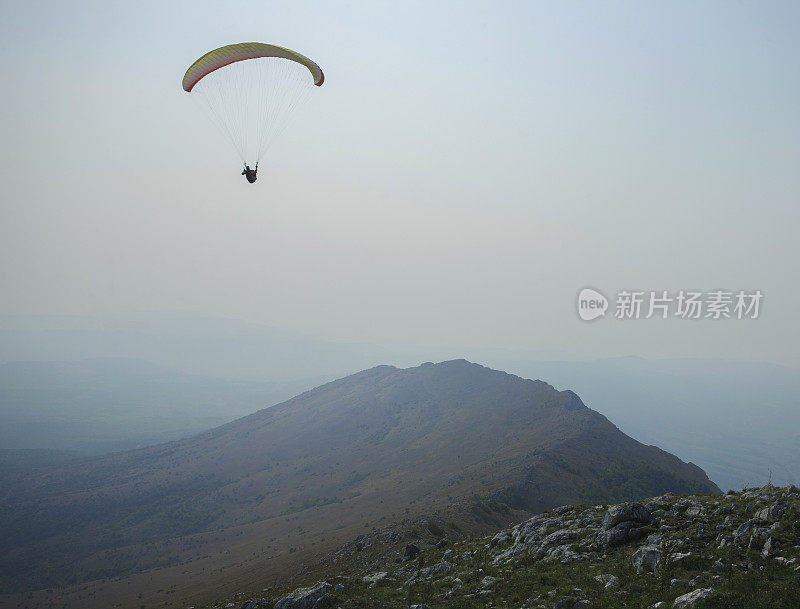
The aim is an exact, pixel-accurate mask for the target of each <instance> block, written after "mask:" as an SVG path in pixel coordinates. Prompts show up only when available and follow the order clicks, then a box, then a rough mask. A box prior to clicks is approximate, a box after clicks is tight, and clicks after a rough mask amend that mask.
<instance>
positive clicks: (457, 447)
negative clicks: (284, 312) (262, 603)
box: [0, 360, 719, 591]
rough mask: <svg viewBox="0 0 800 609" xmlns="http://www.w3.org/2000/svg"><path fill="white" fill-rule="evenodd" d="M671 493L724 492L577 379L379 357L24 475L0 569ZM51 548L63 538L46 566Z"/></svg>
mask: <svg viewBox="0 0 800 609" xmlns="http://www.w3.org/2000/svg"><path fill="white" fill-rule="evenodd" d="M592 464H594V465H592ZM666 491H675V492H689V491H704V492H718V491H719V489H718V488H717V487H716V486H715V485H714V484H713V483H712V482H711V481H710V480H708V478H707V477H706V476H705V474H704V473H703V472H702V470H700V469H699V468H697V467H696V466H693V465H689V464H686V463H683V462H682V461H680V459H678V458H677V457H675V456H673V455H669V454H668V453H665V452H664V451H660V450H659V449H657V448H655V447H647V446H645V445H643V444H641V443H639V442H637V441H635V440H633V439H632V438H628V437H627V436H625V435H624V434H622V432H621V431H619V429H617V428H616V427H615V426H614V425H613V424H612V423H611V422H610V421H608V419H606V418H605V417H604V416H603V415H600V414H599V413H596V412H594V411H593V410H591V409H589V408H588V407H587V406H586V405H584V404H583V402H582V401H581V400H580V398H579V397H578V396H577V394H575V393H574V392H572V391H569V390H564V391H560V392H559V391H556V390H555V389H554V388H553V387H552V386H551V385H549V384H547V383H545V382H544V381H538V380H529V379H523V378H521V377H518V376H515V375H510V374H508V373H505V372H502V371H497V370H492V369H490V368H486V367H484V366H481V365H479V364H473V363H470V362H467V361H466V360H450V361H447V362H441V363H439V364H423V365H420V366H417V367H413V368H406V369H399V368H395V367H393V366H377V367H373V368H370V369H367V370H364V371H361V372H358V373H356V374H354V375H350V376H348V377H344V378H342V379H338V380H336V381H332V382H330V383H326V384H324V385H321V386H320V387H317V388H315V389H312V390H309V391H307V392H304V393H302V394H300V395H298V396H296V397H294V398H291V399H290V400H287V401H285V402H283V403H281V404H278V405H276V406H273V407H270V408H266V409H263V410H260V411H258V412H256V413H253V414H251V415H248V416H247V417H244V418H242V419H238V420H236V421H233V422H231V423H228V424H226V425H223V426H221V427H218V428H216V429H214V430H211V431H209V432H205V433H202V434H199V435H197V436H194V437H192V438H188V439H184V440H178V441H174V442H170V443H167V444H162V445H157V446H154V447H149V448H144V449H139V450H136V451H129V452H123V453H116V454H111V455H104V456H101V457H96V458H92V459H85V460H82V461H80V462H70V464H69V466H63V467H59V466H50V467H41V468H38V469H37V470H35V472H34V474H33V475H32V476H30V477H29V478H27V479H25V478H16V479H14V480H13V481H11V483H10V484H7V485H6V486H5V490H4V492H3V495H2V497H0V508H3V510H4V511H5V512H6V513H7V514H9V519H8V521H7V525H6V526H7V528H8V530H7V531H6V532H5V533H4V535H3V536H2V539H1V540H0V550H2V552H0V556H1V555H5V556H6V557H10V556H15V557H16V558H17V562H15V563H11V562H8V560H7V559H6V560H5V561H3V563H4V564H0V566H2V567H4V568H5V569H6V572H7V573H9V575H8V576H6V577H5V578H4V580H3V581H2V582H0V583H2V586H3V588H4V589H5V590H6V591H9V586H12V585H14V583H13V582H17V583H16V585H17V586H19V585H20V583H19V582H23V583H24V585H25V586H26V588H27V589H30V588H31V587H32V586H33V587H39V585H38V584H41V585H45V586H46V585H48V584H52V582H53V578H54V577H60V578H61V579H62V580H66V581H73V582H75V583H78V582H79V581H83V580H85V579H87V577H88V579H104V578H106V579H105V584H104V585H106V586H108V585H110V584H109V583H108V579H107V578H108V577H109V576H121V575H123V576H124V575H131V576H132V575H133V574H135V573H136V572H141V571H142V570H144V569H154V568H158V569H160V570H163V572H164V574H165V576H166V574H167V573H172V574H174V576H175V578H176V579H178V580H180V579H181V578H184V579H186V580H187V581H188V578H190V576H199V575H198V573H200V572H204V573H205V572H207V571H208V570H209V569H212V570H216V569H219V568H222V565H225V566H224V568H225V569H233V570H234V571H236V572H239V573H244V572H245V571H246V572H248V573H250V572H256V571H259V570H261V571H263V570H264V569H266V570H267V571H270V570H272V571H275V570H276V569H279V570H280V569H283V570H286V569H289V568H290V567H291V565H292V564H294V563H297V562H298V561H300V562H303V561H305V562H308V561H309V560H311V558H310V557H311V556H312V555H315V554H320V553H322V554H324V552H326V551H329V550H330V549H332V548H334V547H336V546H337V544H341V543H343V542H344V541H345V540H346V539H347V538H350V537H352V536H353V533H355V532H356V531H359V530H363V529H365V528H366V529H369V527H374V526H378V525H379V524H380V523H381V522H389V521H395V520H399V519H401V518H402V516H403V515H404V514H409V515H414V514H430V513H434V512H436V511H441V510H443V509H445V508H447V507H448V506H460V507H457V509H450V510H449V512H448V513H449V514H450V515H449V516H448V517H449V518H451V519H452V521H453V522H454V524H455V525H456V526H463V527H472V528H474V529H476V530H478V529H481V528H483V529H487V528H489V529H490V528H493V527H496V526H499V525H500V524H502V523H503V522H508V521H509V519H511V518H512V517H514V515H515V514H517V515H519V514H524V513H528V514H530V513H534V512H537V511H540V510H542V509H546V508H547V507H552V506H553V505H558V504H560V503H564V501H563V499H564V498H566V499H570V500H576V501H585V500H589V499H599V500H602V499H610V498H614V499H619V500H624V499H629V498H638V497H642V496H647V495H653V494H657V493H659V492H666ZM476 502H477V503H476ZM33 505H35V506H36V517H35V518H33V517H32V516H31V514H30V513H29V511H30V508H31V506H33ZM476 505H477V506H478V507H476ZM487 506H489V507H487ZM40 521H47V522H50V523H52V524H53V526H52V527H50V528H49V529H47V530H38V529H37V526H39V525H37V523H38V522H40ZM332 523H336V526H335V527H334V528H332ZM459 523H460V524H459ZM89 533H91V534H89ZM48 546H49V547H53V546H55V547H58V548H61V549H62V550H63V552H62V553H60V554H59V553H55V554H54V553H52V552H51V553H50V554H48V555H47V560H48V565H49V567H48V569H49V570H48V571H43V570H42V568H41V556H42V554H41V553H42V552H43V551H44V549H45V548H47V547H48ZM222 548H224V551H223V550H222ZM217 551H221V552H224V553H223V554H222V557H221V558H217V557H215V556H216V552H217ZM165 556H167V557H169V556H172V557H173V558H169V559H168V560H165ZM276 558H279V559H280V560H279V561H278V562H279V563H280V565H278V564H277V563H276V562H275V559H276ZM109 564H111V565H113V567H109V566H108V565H109ZM178 565H180V567H178ZM21 569H24V571H22V570H21ZM0 571H2V569H0ZM177 571H179V572H177ZM243 577H244V576H243ZM81 578H82V579H81ZM215 581H216V580H215ZM17 589H19V588H17Z"/></svg>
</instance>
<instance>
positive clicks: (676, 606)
mask: <svg viewBox="0 0 800 609" xmlns="http://www.w3.org/2000/svg"><path fill="white" fill-rule="evenodd" d="M713 593H714V590H713V589H711V588H698V589H697V590H692V591H691V592H689V593H688V594H684V595H683V596H679V597H678V598H676V599H675V600H674V601H673V603H672V607H673V609H683V608H684V607H694V606H695V605H696V604H697V603H698V602H699V601H702V600H705V599H707V598H709V597H710V596H711V595H712V594H713Z"/></svg>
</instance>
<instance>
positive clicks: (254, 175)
mask: <svg viewBox="0 0 800 609" xmlns="http://www.w3.org/2000/svg"><path fill="white" fill-rule="evenodd" d="M242 175H243V176H244V177H246V178H247V181H248V182H250V183H251V184H252V183H253V182H255V181H256V180H257V179H258V163H256V168H255V169H250V165H248V164H246V163H245V166H244V169H242Z"/></svg>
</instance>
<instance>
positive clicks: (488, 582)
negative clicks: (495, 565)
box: [481, 575, 497, 588]
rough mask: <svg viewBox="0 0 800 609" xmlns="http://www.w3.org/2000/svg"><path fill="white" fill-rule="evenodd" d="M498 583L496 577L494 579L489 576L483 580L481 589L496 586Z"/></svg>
mask: <svg viewBox="0 0 800 609" xmlns="http://www.w3.org/2000/svg"><path fill="white" fill-rule="evenodd" d="M496 581H497V578H496V577H492V576H491V575H487V576H486V577H484V578H483V579H482V580H481V588H490V587H491V586H493V585H494V583H495V582H496Z"/></svg>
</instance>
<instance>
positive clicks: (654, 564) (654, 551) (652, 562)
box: [633, 546, 661, 575]
mask: <svg viewBox="0 0 800 609" xmlns="http://www.w3.org/2000/svg"><path fill="white" fill-rule="evenodd" d="M660 564H661V549H660V548H658V547H656V546H642V547H641V548H639V549H638V550H636V552H634V553H633V567H634V569H636V572H637V573H642V572H643V571H650V572H652V573H654V574H656V575H658V568H659V565H660Z"/></svg>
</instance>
